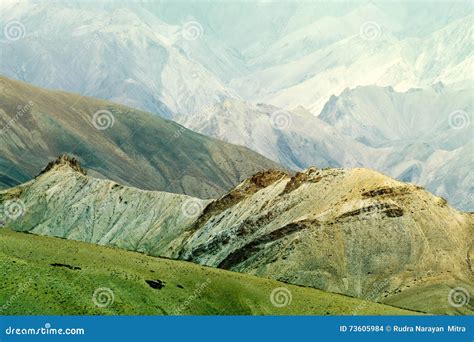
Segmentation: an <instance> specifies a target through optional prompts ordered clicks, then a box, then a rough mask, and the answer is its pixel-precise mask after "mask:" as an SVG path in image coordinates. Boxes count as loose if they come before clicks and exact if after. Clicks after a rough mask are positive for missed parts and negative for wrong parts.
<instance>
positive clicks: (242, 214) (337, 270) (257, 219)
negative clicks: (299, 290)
mask: <svg viewBox="0 0 474 342" xmlns="http://www.w3.org/2000/svg"><path fill="white" fill-rule="evenodd" d="M13 200H16V201H18V202H20V203H24V213H23V215H22V216H21V217H18V218H16V219H11V220H7V222H6V225H7V226H8V227H11V228H13V229H15V230H21V231H30V232H32V233H35V234H42V235H53V236H60V237H65V238H68V239H76V240H82V241H88V242H94V243H99V244H108V245H115V246H119V247H122V248H126V249H129V250H136V251H141V252H146V253H149V254H152V255H156V256H164V257H170V258H176V259H184V260H189V261H192V262H195V263H199V264H203V265H208V266H214V267H220V268H224V269H229V270H233V271H239V272H245V273H251V274H254V275H258V276H264V277H269V278H274V279H277V280H281V281H285V282H289V283H293V284H299V285H305V286H311V287H315V288H320V289H324V290H327V291H332V292H338V293H343V294H347V295H351V296H356V297H362V298H368V299H371V300H390V299H391V298H394V296H398V295H399V294H400V293H401V292H402V293H403V291H406V290H408V288H410V291H411V292H410V293H412V295H413V293H414V292H413V291H415V290H416V289H417V288H418V289H421V288H423V286H428V285H429V286H432V285H433V286H434V285H436V286H437V285H439V284H446V285H445V287H443V288H442V289H440V290H439V291H438V292H437V295H438V296H441V297H442V298H444V299H445V298H446V296H447V294H448V292H449V291H448V290H449V287H448V286H456V284H462V286H464V287H466V288H468V289H469V290H470V291H472V289H473V286H472V283H473V277H472V266H471V265H472V258H473V256H474V255H473V248H472V246H473V229H474V218H473V215H472V214H469V213H462V212H458V211H456V210H455V209H453V208H451V207H450V206H449V205H448V204H447V202H446V201H445V200H444V199H442V198H440V197H436V196H433V195H432V194H430V193H428V192H427V191H425V190H424V189H422V188H420V187H418V186H415V185H412V184H407V183H403V182H399V181H396V180H393V179H391V178H389V177H386V176H384V175H382V174H380V173H377V172H374V171H371V170H367V169H324V170H322V169H316V168H310V169H308V170H306V171H304V172H301V173H298V174H296V175H295V176H291V175H289V174H286V173H284V172H281V171H266V172H260V173H257V174H256V175H254V176H253V177H250V178H248V179H246V180H245V181H244V182H242V183H241V184H239V185H238V186H237V187H236V188H234V189H233V190H232V191H230V192H229V193H228V194H227V195H225V196H223V197H221V198H220V199H218V200H215V201H202V200H198V199H194V198H191V197H188V196H184V195H177V194H170V193H164V192H150V191H142V190H138V189H133V188H129V187H124V186H121V185H119V184H116V183H114V182H110V181H105V180H99V179H94V178H91V177H88V176H85V175H84V174H82V173H80V172H77V171H76V170H74V169H73V168H72V167H71V163H70V162H68V161H67V160H63V161H61V162H59V163H56V164H55V165H54V166H53V167H52V168H51V169H50V170H49V171H48V172H46V173H44V174H42V175H40V176H38V177H37V178H36V179H35V180H33V181H30V182H28V183H26V184H23V185H21V186H18V187H16V188H12V189H9V190H6V191H3V192H0V204H3V205H7V204H8V202H7V201H13ZM443 286H444V285H443ZM445 292H446V293H445ZM415 295H416V296H418V297H420V296H422V292H420V291H418V292H416V291H415ZM441 297H440V298H441ZM393 304H397V302H394V303H393ZM404 305H405V306H406V307H410V303H408V304H404ZM425 306H426V305H425ZM422 309H423V307H422ZM451 309H452V308H451Z"/></svg>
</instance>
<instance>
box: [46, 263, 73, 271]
mask: <svg viewBox="0 0 474 342" xmlns="http://www.w3.org/2000/svg"><path fill="white" fill-rule="evenodd" d="M49 266H53V267H66V268H67V269H70V270H73V271H77V270H80V269H81V268H80V267H78V266H71V265H67V264H60V263H54V264H50V265H49Z"/></svg>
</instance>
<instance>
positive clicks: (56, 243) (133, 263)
mask: <svg viewBox="0 0 474 342" xmlns="http://www.w3.org/2000/svg"><path fill="white" fill-rule="evenodd" d="M0 274H1V275H2V286H1V288H0V314H2V315H6V314H42V315H45V314H46V315H58V314H59V315H65V314H69V315H86V314H88V315H96V314H100V315H108V314H111V315H114V314H128V315H138V314H144V315H148V314H153V315H167V314H183V315H187V314H196V315H280V314H281V315H309V314H312V315H345V314H347V315H354V314H358V315H364V314H370V315H403V314H414V312H412V311H407V310H403V309H399V308H396V307H391V306H387V305H381V304H377V303H372V302H368V301H363V300H359V299H355V298H351V297H346V296H342V295H337V294H332V293H327V292H324V291H320V290H316V289H311V288H304V287H299V286H294V285H287V284H283V283H281V282H278V281H274V280H269V279H263V278H258V277H254V276H250V275H245V274H239V273H234V272H229V271H224V270H219V269H212V268H208V267H203V266H199V265H194V264H191V263H187V262H183V261H172V260H168V259H161V258H154V257H150V256H146V255H143V254H140V253H136V252H129V251H123V250H120V249H116V248H111V247H103V246H97V245H93V244H88V243H83V242H77V241H71V240H64V239H59V238H52V237H42V236H36V235H32V234H25V233H18V232H13V231H11V230H8V229H1V230H0Z"/></svg>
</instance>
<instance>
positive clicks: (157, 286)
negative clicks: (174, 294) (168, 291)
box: [145, 279, 165, 290]
mask: <svg viewBox="0 0 474 342" xmlns="http://www.w3.org/2000/svg"><path fill="white" fill-rule="evenodd" d="M145 282H146V283H147V284H148V285H149V286H150V287H151V288H152V289H156V290H161V289H162V288H163V287H165V282H164V281H161V280H159V279H156V280H145Z"/></svg>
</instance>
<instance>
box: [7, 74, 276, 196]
mask: <svg viewBox="0 0 474 342" xmlns="http://www.w3.org/2000/svg"><path fill="white" fill-rule="evenodd" d="M0 127H2V130H1V134H0V152H1V156H0V186H3V187H6V186H12V185H15V184H19V183H21V182H24V181H27V180H29V179H31V178H32V177H33V176H34V175H36V174H38V172H39V171H40V170H41V169H42V168H43V167H44V161H45V160H53V159H55V158H56V157H57V156H58V155H59V154H60V153H63V152H66V153H69V154H71V155H73V156H75V157H76V158H77V159H79V160H80V161H81V162H82V163H83V165H84V166H85V167H86V168H87V169H89V170H90V173H91V174H93V175H95V176H99V177H106V178H110V179H113V180H115V181H118V182H120V183H122V184H129V185H133V186H136V187H139V188H141V189H153V190H164V191H170V192H176V193H186V194H191V195H194V196H198V197H201V198H210V197H216V196H219V195H221V194H223V193H224V192H225V191H226V190H228V189H229V188H231V187H232V186H234V185H236V184H237V183H239V182H240V181H241V180H243V179H244V178H245V177H248V176H249V175H251V174H253V173H255V172H257V171H259V170H263V169H267V168H272V167H278V166H277V164H276V163H274V162H272V161H270V160H269V159H266V158H265V157H263V156H261V155H259V154H257V153H255V152H253V151H251V150H249V149H247V148H245V147H241V146H235V145H231V144H228V143H224V142H221V141H218V140H216V139H213V138H209V137H206V136H203V135H201V134H197V133H194V132H192V131H190V130H188V129H186V128H184V127H183V126H181V125H179V124H176V123H174V122H172V121H168V120H165V119H162V118H159V117H157V116H154V115H152V114H149V113H146V112H142V111H139V110H135V109H131V108H128V107H125V106H122V105H117V104H114V103H112V102H107V101H102V100H97V99H93V98H88V97H83V96H80V95H77V94H69V93H64V92H58V91H49V90H44V89H40V88H36V87H34V86H31V85H28V84H25V83H22V82H19V81H14V80H10V79H8V78H6V77H1V76H0Z"/></svg>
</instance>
